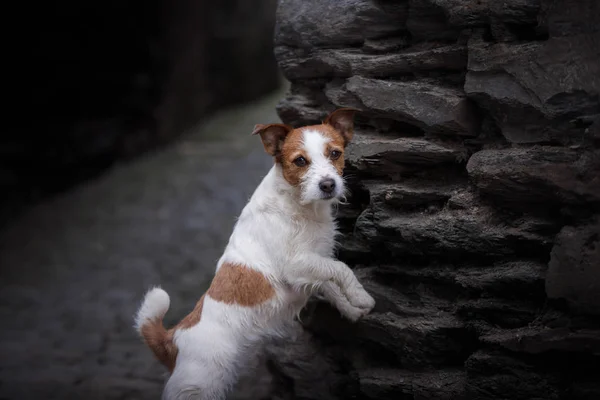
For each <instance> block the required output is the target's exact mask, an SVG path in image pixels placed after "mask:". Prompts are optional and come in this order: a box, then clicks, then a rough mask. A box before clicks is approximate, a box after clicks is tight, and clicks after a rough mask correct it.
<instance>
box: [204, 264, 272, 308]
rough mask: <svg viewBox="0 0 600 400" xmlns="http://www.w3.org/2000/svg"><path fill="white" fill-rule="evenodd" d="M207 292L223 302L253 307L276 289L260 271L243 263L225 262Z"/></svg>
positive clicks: (267, 297) (267, 298)
mask: <svg viewBox="0 0 600 400" xmlns="http://www.w3.org/2000/svg"><path fill="white" fill-rule="evenodd" d="M206 294H207V295H209V296H210V297H211V298H212V299H214V300H216V301H221V302H223V303H227V304H238V305H240V306H244V307H252V306H256V305H259V304H262V303H264V302H265V301H267V300H269V299H270V298H272V297H273V296H274V295H275V289H273V286H271V283H269V281H268V280H267V278H265V276H264V275H263V274H262V273H260V272H259V271H257V270H255V269H252V268H249V267H247V266H245V265H241V264H232V263H224V264H223V265H221V267H220V268H219V269H218V270H217V273H216V274H215V277H214V279H213V281H212V283H211V285H210V287H209V288H208V292H206Z"/></svg>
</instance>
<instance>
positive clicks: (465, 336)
mask: <svg viewBox="0 0 600 400" xmlns="http://www.w3.org/2000/svg"><path fill="white" fill-rule="evenodd" d="M277 19H278V21H277V29H276V49H275V51H276V56H277V59H278V62H279V65H280V67H281V69H282V70H283V72H284V74H285V76H286V77H287V79H289V80H290V81H291V83H292V85H291V89H290V91H289V93H288V94H287V96H286V97H285V98H284V99H283V100H282V101H281V103H280V105H279V109H278V111H279V113H280V115H281V117H282V119H283V120H284V121H285V122H286V123H290V124H292V125H296V126H297V125H301V124H308V123H318V122H320V121H321V120H322V119H323V118H324V116H325V115H326V114H327V113H328V112H330V111H332V110H333V109H335V108H337V107H342V106H350V107H356V108H358V109H359V110H361V112H360V113H359V115H358V117H357V127H356V134H355V140H354V142H353V143H352V144H351V145H350V146H349V148H348V162H349V167H348V170H347V171H346V172H347V177H348V178H347V179H348V181H349V183H350V186H351V189H352V196H351V198H350V199H349V203H350V204H348V205H347V206H344V207H342V208H341V209H340V211H339V220H340V226H341V228H342V232H343V236H342V238H341V239H340V243H341V249H340V253H339V257H340V258H341V259H342V260H344V261H346V262H348V263H349V264H350V265H352V266H354V267H355V270H356V273H357V275H358V276H359V277H360V279H361V280H362V281H363V282H364V283H365V287H366V288H367V289H368V290H369V291H370V292H371V293H372V295H373V296H374V297H375V298H376V300H377V307H376V309H375V310H374V311H373V313H372V314H371V315H369V316H367V317H366V318H365V319H364V320H362V321H360V322H359V323H357V324H351V323H348V322H345V321H343V320H342V319H341V318H340V317H339V314H338V313H337V311H335V310H332V309H331V308H330V307H328V306H327V305H325V304H323V303H319V302H317V303H315V304H312V305H311V307H310V308H309V309H308V310H306V315H304V317H303V321H304V324H305V327H306V330H307V332H306V333H305V334H304V336H302V338H301V339H300V340H299V341H298V342H297V343H295V344H294V345H289V344H287V345H285V346H281V347H277V346H274V347H273V348H272V349H271V360H270V365H271V366H272V368H271V369H272V371H274V372H273V373H274V374H275V382H276V383H277V390H276V394H275V395H274V398H281V399H293V398H298V399H300V398H301V399H350V398H356V399H435V400H443V399H511V400H515V399H547V400H550V399H597V398H600V380H599V379H598V377H599V376H600V98H599V94H600V2H598V1H596V0H510V1H492V0H405V1H401V0H399V1H392V0H339V1H336V2H331V1H326V0H303V1H292V0H281V1H280V2H279V9H278V16H277Z"/></svg>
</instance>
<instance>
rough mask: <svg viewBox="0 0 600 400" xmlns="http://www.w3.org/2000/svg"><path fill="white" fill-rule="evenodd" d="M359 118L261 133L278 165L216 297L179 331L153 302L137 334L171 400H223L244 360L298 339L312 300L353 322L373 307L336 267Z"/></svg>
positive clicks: (238, 230) (156, 291) (346, 115)
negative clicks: (338, 208)
mask: <svg viewBox="0 0 600 400" xmlns="http://www.w3.org/2000/svg"><path fill="white" fill-rule="evenodd" d="M356 111H357V110H354V109H349V108H341V109H337V110H336V111H334V112H333V113H331V114H329V115H328V116H327V118H326V119H325V121H324V122H323V123H322V124H320V125H311V126H304V127H301V128H296V129H295V128H293V127H291V126H289V125H285V124H269V125H256V126H255V127H254V131H253V132H252V133H253V134H254V135H259V136H260V138H261V140H262V144H263V146H264V149H265V151H266V152H267V153H268V154H269V155H271V156H272V157H273V158H274V165H273V167H272V168H271V169H270V171H269V172H268V174H267V175H266V176H265V177H264V179H263V180H262V182H261V183H260V184H259V186H258V187H257V188H256V190H255V192H254V194H253V195H252V197H251V198H250V200H249V202H248V203H247V205H246V206H245V207H244V209H243V211H242V213H241V215H240V217H239V219H238V220H237V222H236V224H235V227H234V230H233V233H232V235H231V237H230V239H229V242H228V244H227V246H226V248H225V251H224V253H223V255H222V256H221V258H220V259H219V261H218V262H217V267H216V273H215V276H214V278H213V281H212V283H211V285H210V287H209V289H208V290H207V292H206V293H205V294H204V295H203V296H202V297H201V298H200V300H199V301H198V303H197V304H196V306H195V308H194V310H193V311H192V312H191V313H190V314H189V315H187V316H186V317H185V318H183V320H181V321H180V322H179V323H178V324H177V325H175V326H174V327H173V328H171V329H169V330H167V329H165V327H164V326H163V322H162V320H163V317H164V315H165V314H166V312H167V310H168V308H169V302H170V300H169V296H168V295H167V293H166V292H165V291H164V290H162V289H160V288H159V287H155V288H153V289H151V290H150V291H148V292H147V293H146V296H145V298H144V300H143V303H142V305H141V307H140V309H139V310H138V312H137V315H136V317H135V325H136V328H137V330H138V332H139V334H140V335H141V336H142V338H143V339H144V341H145V342H146V344H147V345H148V346H149V347H150V349H151V350H152V351H153V353H154V355H155V356H156V358H158V360H159V361H160V362H161V363H162V364H164V365H165V366H166V367H167V368H168V370H169V372H170V376H169V379H168V380H167V383H166V385H165V388H164V391H163V395H162V399H163V400H178V399H199V400H223V399H224V398H225V396H226V395H227V393H228V392H229V391H230V389H231V387H232V386H233V385H234V384H235V382H236V380H237V376H238V371H239V370H240V368H241V367H243V363H244V359H245V358H244V357H245V356H246V355H247V354H250V352H251V351H252V350H253V348H256V346H258V345H259V344H260V343H262V342H264V340H265V339H266V338H268V337H281V336H284V337H285V336H286V335H288V334H289V332H290V327H292V329H297V327H298V322H297V317H298V315H299V313H300V311H301V310H302V308H303V307H304V306H305V305H306V303H307V301H308V299H309V297H310V296H311V295H313V294H317V295H320V296H321V297H322V298H324V299H325V300H326V301H327V302H329V303H330V304H332V305H333V306H334V307H336V308H337V309H338V310H339V311H340V313H341V314H342V315H343V316H345V317H346V318H348V319H349V320H351V321H356V320H358V319H359V318H361V317H362V316H364V315H366V314H368V313H369V312H370V311H371V310H372V309H373V307H374V306H375V301H374V299H373V298H372V297H371V296H370V295H369V294H368V293H367V291H366V290H365V289H364V288H363V286H362V285H361V283H360V282H359V281H358V280H357V278H356V276H355V275H354V273H353V271H352V270H351V269H350V268H349V267H348V266H347V265H346V264H344V263H343V262H341V261H339V260H336V259H335V258H334V247H335V243H336V242H335V238H336V234H337V230H336V223H335V220H334V215H333V207H334V206H335V205H336V204H337V203H339V202H340V201H341V200H342V199H344V196H345V190H346V189H345V185H344V179H343V177H342V174H343V171H344V151H345V149H346V146H347V145H348V143H350V141H351V140H352V136H353V134H354V115H355V112H356Z"/></svg>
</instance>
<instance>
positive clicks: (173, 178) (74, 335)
mask: <svg viewBox="0 0 600 400" xmlns="http://www.w3.org/2000/svg"><path fill="white" fill-rule="evenodd" d="M280 96H281V93H274V94H273V95H271V96H269V97H268V98H265V99H262V100H259V101H258V102H256V103H254V104H252V105H248V106H244V107H241V108H238V109H235V110H231V111H228V112H225V113H222V114H220V115H218V116H216V117H215V118H213V119H211V120H210V121H208V122H207V123H206V124H204V125H203V126H202V127H200V128H198V129H197V130H196V131H195V132H192V133H191V134H190V135H189V136H186V138H185V139H184V140H182V141H181V142H179V143H177V144H175V145H173V146H172V147H170V148H168V149H165V150H163V151H161V152H159V153H156V154H152V155H149V156H146V157H144V158H143V159H139V160H137V161H135V162H133V163H130V164H127V165H121V166H119V167H117V168H115V169H113V170H112V171H110V172H109V173H108V174H106V175H104V176H103V177H102V178H100V179H98V180H96V181H93V182H90V183H88V184H86V185H84V186H81V187H79V188H77V189H76V190H73V191H71V192H69V193H66V194H64V195H62V196H60V197H58V198H55V199H53V200H51V201H48V202H46V203H44V204H40V205H39V206H37V207H35V208H33V209H31V210H30V211H29V212H28V213H27V214H25V215H23V216H21V217H20V218H18V219H17V220H16V221H14V222H13V224H12V225H11V226H9V227H8V228H6V229H4V230H3V231H2V232H0V263H1V270H0V271H1V272H0V321H2V322H1V328H0V399H11V400H13V399H14V400H28V399H61V400H66V399H86V400H91V399H127V400H135V399H154V398H156V399H158V398H159V397H160V391H161V388H162V385H163V380H164V370H163V368H162V367H161V366H160V365H159V364H158V363H157V362H156V361H155V360H154V359H153V357H152V356H151V354H150V352H149V350H148V349H147V348H146V347H145V346H144V345H143V344H141V342H140V340H139V338H138V337H137V336H136V334H135V332H134V331H133V328H132V315H133V314H134V312H135V310H136V308H137V306H138V304H139V302H140V300H141V297H142V295H143V293H144V291H145V290H146V289H147V288H148V287H150V286H151V285H155V284H161V285H162V286H163V287H164V288H165V289H166V290H167V291H168V292H169V294H170V295H171V310H170V311H169V313H168V314H167V318H166V322H167V323H169V324H170V323H173V322H175V321H176V320H178V319H179V318H180V317H182V316H183V315H185V314H186V313H187V312H189V310H191V308H193V306H194V304H195V302H196V300H197V298H198V297H199V295H200V294H201V293H202V292H203V291H204V290H205V289H206V287H207V285H208V283H209V281H210V279H211V277H212V275H213V272H214V267H215V262H216V260H217V259H218V258H219V256H220V255H221V252H222V250H223V248H224V245H225V244H226V241H227V239H228V237H229V235H230V233H231V229H232V227H233V224H234V221H235V217H236V216H237V215H238V214H239V212H240V211H241V209H242V207H243V206H244V204H245V203H246V201H247V199H248V198H249V196H250V195H251V193H252V191H253V190H254V188H255V187H256V185H257V184H258V182H259V181H260V179H261V178H262V176H264V174H266V172H267V170H268V168H269V166H270V165H271V160H270V159H269V158H268V156H267V155H266V154H265V153H264V152H263V149H262V146H261V144H260V141H259V140H258V139H257V138H256V137H252V136H251V135H250V132H251V130H252V128H253V127H254V124H256V123H266V122H272V121H278V118H277V116H276V114H275V111H274V105H275V103H276V101H277V99H278V98H279V97H280Z"/></svg>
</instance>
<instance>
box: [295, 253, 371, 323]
mask: <svg viewBox="0 0 600 400" xmlns="http://www.w3.org/2000/svg"><path fill="white" fill-rule="evenodd" d="M286 273H287V274H288V281H289V283H291V284H292V285H294V286H297V287H303V286H314V285H317V286H322V285H323V284H324V283H325V282H328V281H333V283H335V284H337V285H338V286H339V288H340V290H341V292H342V293H343V294H344V295H345V296H346V297H347V299H348V301H349V302H350V304H351V305H352V306H354V307H357V308H362V309H368V310H369V311H370V310H371V309H372V308H373V307H374V306H375V300H373V298H372V297H371V296H370V295H369V293H367V291H366V290H365V289H364V288H363V286H362V285H361V284H360V282H359V281H358V279H356V276H355V275H354V272H352V270H351V269H350V268H349V267H348V266H347V265H346V264H344V263H343V262H341V261H337V260H333V259H331V258H327V257H323V256H320V255H318V254H314V253H312V254H303V255H302V256H301V257H299V258H298V259H297V260H295V261H294V262H293V263H292V265H291V266H290V268H288V270H287V271H286Z"/></svg>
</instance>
